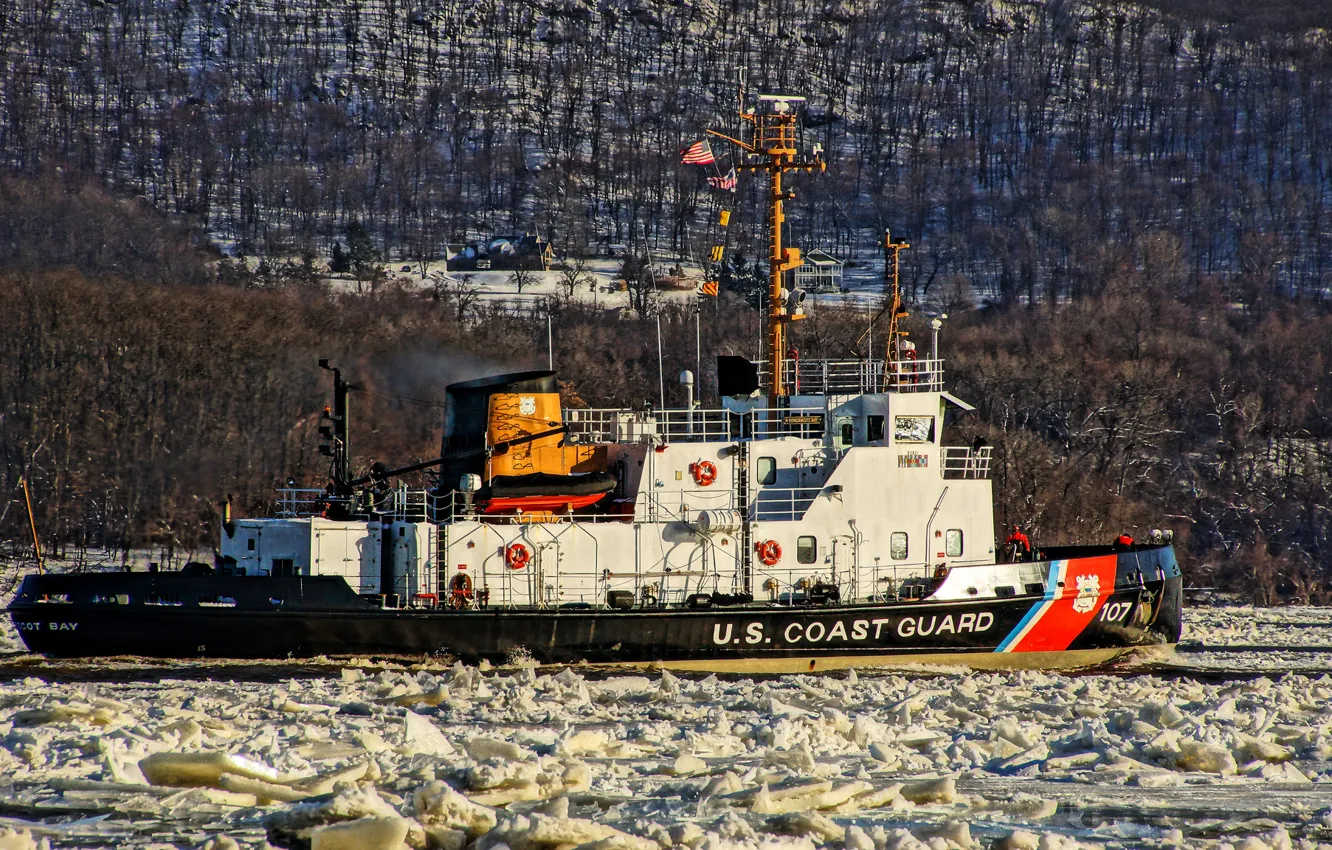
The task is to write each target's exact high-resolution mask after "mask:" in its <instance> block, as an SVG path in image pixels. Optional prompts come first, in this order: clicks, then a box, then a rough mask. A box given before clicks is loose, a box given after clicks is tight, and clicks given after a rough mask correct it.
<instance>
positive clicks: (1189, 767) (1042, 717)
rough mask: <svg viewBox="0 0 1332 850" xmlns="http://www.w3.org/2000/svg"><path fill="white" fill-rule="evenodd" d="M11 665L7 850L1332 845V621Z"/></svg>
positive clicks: (1223, 612) (1207, 618)
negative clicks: (1143, 655) (975, 659)
mask: <svg viewBox="0 0 1332 850" xmlns="http://www.w3.org/2000/svg"><path fill="white" fill-rule="evenodd" d="M0 640H3V643H0V646H3V647H5V648H8V649H9V650H11V654H10V655H9V656H8V657H7V658H5V659H4V660H3V662H0V677H3V681H0V738H2V739H3V740H2V742H0V788H3V795H2V796H0V800H3V802H2V803H0V815H2V816H3V817H2V818H0V848H9V847H28V846H39V844H40V842H43V841H45V842H48V843H49V844H50V846H52V847H92V846H116V847H177V846H179V847H202V846H212V847H216V848H222V847H233V846H236V845H239V846H252V847H263V846H265V842H266V841H270V840H271V841H273V842H274V843H275V844H281V845H286V846H310V845H311V843H313V846H315V847H316V848H324V850H331V848H341V847H346V848H367V850H372V848H377V847H401V846H411V847H427V846H429V847H447V848H452V850H457V848H461V847H463V846H464V845H467V844H471V845H473V846H474V847H475V848H476V850H502V848H505V847H507V848H509V850H547V848H549V850H556V848H558V850H571V848H574V847H580V846H581V847H583V848H584V850H619V848H626V850H654V848H661V850H665V849H666V848H670V847H674V846H681V847H688V848H692V850H732V848H734V850H741V848H754V850H758V848H763V850H787V848H789V850H812V848H814V847H818V846H827V847H831V848H843V847H845V848H850V850H883V848H926V847H928V848H950V847H976V848H980V847H991V846H996V845H997V846H1000V847H1011V848H1026V847H1030V848H1037V847H1039V848H1063V847H1074V846H1085V847H1166V846H1188V847H1193V846H1196V847H1218V848H1219V847H1226V846H1230V847H1234V848H1237V849H1239V848H1243V849H1245V850H1261V848H1267V847H1272V848H1284V847H1314V846H1323V847H1332V677H1329V675H1328V673H1332V609H1319V608H1283V609H1272V610H1263V609H1249V608H1234V607H1230V608H1197V609H1192V610H1190V611H1188V620H1187V629H1186V634H1185V642H1184V643H1183V644H1181V648H1180V651H1179V652H1178V653H1177V654H1176V655H1175V656H1174V657H1173V658H1172V659H1169V660H1167V661H1165V662H1163V663H1158V664H1154V665H1152V666H1149V667H1138V668H1134V667H1128V668H1118V669H1113V670H1108V671H1104V672H1099V673H1095V674H1083V675H1076V676H1064V675H1046V674H1040V673H1007V674H1006V673H970V672H966V671H948V670H946V669H943V668H940V669H938V670H934V669H921V670H912V671H895V672H891V673H888V672H875V673H869V672H862V673H860V674H859V675H856V674H847V673H837V674H829V675H825V676H790V677H782V678H764V679H749V678H738V677H728V678H716V677H706V678H704V677H690V678H684V677H678V678H677V677H673V676H670V675H668V674H656V673H654V674H649V675H641V674H626V675H615V674H612V673H607V672H602V671H591V670H580V669H578V668H573V669H563V670H560V669H556V670H546V669H540V670H537V669H531V668H522V667H514V668H501V669H494V670H479V669H476V668H464V667H461V666H459V667H448V666H436V667H429V666H422V667H416V666H398V665H391V664H388V665H386V664H370V663H369V662H365V663H357V664H352V665H345V664H333V663H327V664H304V665H300V666H287V665H283V666H278V665H252V664H251V665H235V666H229V665H213V666H211V667H203V666H199V665H194V664H173V665H157V664H153V665H149V664H132V663H127V662H116V663H113V664H104V665H83V664H76V665H61V666H59V667H53V666H50V665H46V664H44V663H43V662H39V661H35V660H33V659H31V658H28V657H24V656H21V655H18V654H15V653H16V651H17V649H18V646H17V644H16V643H15V641H14V637H13V635H12V633H8V634H7V635H6V636H5V637H4V638H3V639H0ZM149 780H151V781H152V782H150V781H149ZM153 782H155V783H156V784H152V783H153ZM191 786H193V787H191ZM453 789H457V790H456V791H455V790H453ZM458 792H461V793H458ZM6 828H7V829H10V830H15V831H16V833H15V834H8V835H5V834H3V830H4V829H6ZM404 841H405V842H406V844H405V845H404V843H403V842H404ZM7 842H8V843H7ZM1320 842H1323V843H1322V844H1321V845H1320V844H1319V843H1320Z"/></svg>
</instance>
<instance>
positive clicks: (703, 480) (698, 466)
mask: <svg viewBox="0 0 1332 850" xmlns="http://www.w3.org/2000/svg"><path fill="white" fill-rule="evenodd" d="M689 474H690V475H692V476H694V483H695V484H697V485H698V486H700V487H708V486H710V485H711V484H712V482H714V481H716V480H717V464H715V463H713V462H712V461H710V460H700V461H699V462H698V463H691V464H689Z"/></svg>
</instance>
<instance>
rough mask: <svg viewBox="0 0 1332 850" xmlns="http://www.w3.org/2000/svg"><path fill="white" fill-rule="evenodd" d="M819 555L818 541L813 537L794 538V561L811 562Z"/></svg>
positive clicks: (798, 562)
mask: <svg viewBox="0 0 1332 850" xmlns="http://www.w3.org/2000/svg"><path fill="white" fill-rule="evenodd" d="M818 557H819V542H818V540H816V539H815V538H814V537H812V536H811V537H797V538H796V563H797V564H812V563H814V562H815V561H816V560H817V559H818Z"/></svg>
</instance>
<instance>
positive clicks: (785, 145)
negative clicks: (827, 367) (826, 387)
mask: <svg viewBox="0 0 1332 850" xmlns="http://www.w3.org/2000/svg"><path fill="white" fill-rule="evenodd" d="M803 100H804V98H803V97H788V96H785V95H772V94H765V95H759V97H758V106H756V107H755V108H754V109H751V110H749V111H745V108H744V94H743V90H742V92H741V98H740V103H741V105H740V119H741V120H742V121H745V122H747V123H748V124H749V125H750V142H748V143H746V142H742V141H740V140H739V139H735V138H732V137H730V136H727V135H726V134H724V133H718V132H717V131H716V130H709V131H708V133H709V134H710V135H713V136H716V137H717V138H720V139H725V140H726V141H728V142H731V143H732V144H734V145H736V146H738V147H739V148H740V149H741V150H743V151H744V152H745V155H744V156H743V158H742V159H741V161H740V162H739V163H737V164H736V169H737V170H740V171H752V172H756V173H757V172H760V171H765V172H767V174H768V181H769V186H770V190H769V192H768V201H769V204H770V207H769V210H768V227H769V229H770V230H771V237H770V238H771V250H770V251H769V252H768V270H769V271H768V274H769V279H768V351H767V354H768V398H769V401H770V402H771V404H772V406H773V407H777V406H778V404H779V402H778V399H780V398H782V397H784V396H786V395H788V392H787V387H786V376H785V374H784V373H783V368H782V366H783V363H784V362H785V358H786V326H787V324H788V323H790V322H793V321H796V320H798V319H803V318H804V315H803V314H802V313H794V312H793V311H792V310H790V309H788V308H787V304H786V300H787V294H788V293H787V292H786V288H785V287H784V286H783V285H782V283H783V280H784V278H785V274H786V272H788V271H790V270H791V269H794V268H797V267H798V266H800V265H801V263H802V262H804V261H803V260H802V259H801V254H800V249H799V248H787V247H785V246H783V244H782V223H783V222H784V221H785V220H786V214H785V213H784V212H783V209H782V205H783V204H784V203H785V202H786V201H789V200H791V199H792V198H794V197H795V193H794V192H792V191H790V190H789V189H788V190H783V188H782V175H783V174H785V173H786V172H788V171H813V170H815V169H818V170H819V171H820V172H822V171H825V170H826V169H827V163H825V162H824V161H823V159H822V157H821V156H820V155H819V152H818V150H817V149H816V150H815V152H814V155H813V156H812V157H809V158H802V157H800V156H799V150H798V149H797V148H796V131H797V129H798V118H797V115H796V112H795V108H794V107H793V106H792V104H793V103H796V104H798V103H800V102H802V101H803Z"/></svg>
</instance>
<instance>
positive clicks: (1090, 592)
mask: <svg viewBox="0 0 1332 850" xmlns="http://www.w3.org/2000/svg"><path fill="white" fill-rule="evenodd" d="M1074 581H1076V582H1077V583H1078V595H1077V596H1076V597H1075V598H1074V599H1073V610H1074V611H1077V612H1078V613H1079V614H1089V613H1091V612H1092V611H1093V610H1094V609H1095V608H1096V599H1097V598H1098V597H1099V596H1100V595H1101V579H1100V578H1099V577H1098V576H1097V575H1096V574H1095V573H1092V574H1090V575H1081V576H1078V577H1077V578H1075V579H1074Z"/></svg>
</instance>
